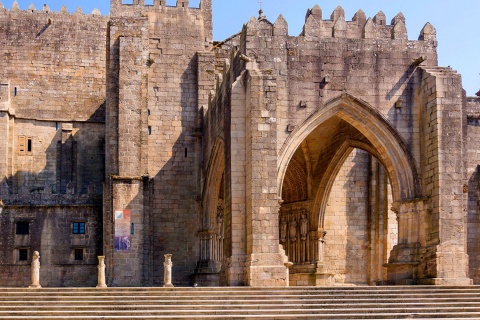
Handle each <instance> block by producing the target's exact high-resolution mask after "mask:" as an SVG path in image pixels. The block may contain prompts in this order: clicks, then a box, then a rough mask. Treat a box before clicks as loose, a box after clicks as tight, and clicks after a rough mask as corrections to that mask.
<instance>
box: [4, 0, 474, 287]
mask: <svg viewBox="0 0 480 320" xmlns="http://www.w3.org/2000/svg"><path fill="white" fill-rule="evenodd" d="M110 4H111V10H110V16H108V17H107V16H101V15H100V14H99V12H98V10H95V11H94V12H93V13H92V14H90V15H85V14H83V13H82V12H81V10H77V11H76V12H75V13H73V14H69V13H68V12H67V11H66V9H65V8H62V10H61V11H60V12H50V10H49V8H48V6H47V5H45V6H43V8H42V9H41V10H36V9H35V8H34V7H33V6H30V7H29V9H28V10H20V8H19V7H18V4H17V3H14V5H13V6H12V8H11V9H5V8H4V7H3V5H1V4H0V56H1V57H2V58H1V59H0V70H1V71H0V137H1V139H0V200H1V201H3V203H4V208H3V210H2V213H1V215H0V232H1V233H2V235H4V236H3V237H2V238H1V239H0V251H1V252H0V253H1V255H0V286H2V285H13V286H27V285H28V284H29V283H27V282H28V281H29V280H28V279H29V276H28V274H29V263H30V262H31V259H32V254H33V252H34V251H39V252H41V254H42V269H41V270H40V275H41V282H42V283H41V284H42V286H44V287H48V286H79V285H82V286H92V287H93V286H95V285H96V284H97V280H98V279H97V270H98V261H97V257H98V256H101V257H105V278H106V279H105V280H106V281H105V282H106V283H105V285H108V286H162V285H170V279H168V281H166V280H165V279H164V278H163V275H164V272H165V271H168V270H165V268H164V266H170V263H168V264H165V265H164V260H163V256H164V255H166V254H173V255H172V264H173V270H172V275H173V278H172V279H171V280H172V281H171V282H172V283H171V284H172V285H175V286H186V285H191V284H193V282H195V283H198V284H199V285H215V286H218V285H249V286H288V285H289V284H291V285H320V284H331V283H334V284H342V285H344V284H357V285H358V284H385V283H387V282H390V283H393V284H456V285H457V284H470V283H471V282H472V280H473V281H474V282H475V283H476V282H478V281H480V279H479V278H478V270H479V268H480V267H479V266H480V261H479V258H478V257H479V249H478V248H479V246H478V238H479V233H478V232H477V229H478V228H476V225H477V224H478V222H479V215H478V185H479V183H478V181H479V179H478V164H479V163H478V161H480V158H479V156H478V154H479V151H478V150H479V148H478V146H477V144H478V143H477V140H478V139H477V135H478V132H477V129H476V127H477V125H478V121H479V120H478V119H479V118H480V117H479V115H478V114H479V112H478V108H479V103H478V99H474V98H466V97H465V96H464V93H463V91H462V86H461V77H460V75H458V74H457V73H456V72H455V71H453V70H451V69H450V68H441V67H439V66H438V62H437V53H436V47H437V39H436V30H435V28H434V27H433V26H432V25H430V24H429V23H427V24H425V27H424V28H423V29H422V30H421V31H420V34H419V38H418V40H408V38H407V31H406V30H407V27H406V24H405V17H404V16H403V15H402V14H401V13H399V14H398V15H396V16H395V17H393V19H392V20H391V23H390V24H388V23H387V17H386V16H385V14H384V13H383V12H381V11H380V12H379V13H378V14H377V15H375V16H374V17H373V18H367V17H366V15H365V14H364V13H363V12H362V11H361V10H360V11H358V12H357V13H356V14H355V15H354V16H353V18H352V19H351V21H348V20H347V19H346V18H345V12H344V10H343V9H342V8H341V7H337V8H336V9H335V10H334V12H333V13H332V14H331V16H330V19H324V18H323V12H322V9H321V8H320V7H319V6H314V7H313V8H311V9H308V11H307V15H306V22H305V26H304V29H303V31H302V33H301V34H300V35H299V36H289V35H288V23H287V21H286V20H285V19H284V18H283V17H282V16H280V17H278V19H276V21H275V22H273V23H272V22H271V21H270V20H269V19H268V18H267V17H266V16H264V15H263V14H262V13H261V14H260V16H259V17H258V18H252V19H250V20H249V21H248V22H247V23H246V24H245V25H244V26H243V28H242V30H239V33H237V34H235V35H233V36H232V37H230V38H228V39H226V40H225V41H222V42H216V43H215V44H214V43H213V39H212V0H202V1H201V2H200V5H199V7H197V8H192V7H190V6H189V1H187V0H178V1H177V2H176V5H175V6H169V5H166V3H165V1H161V0H154V1H153V2H151V4H146V3H145V1H143V0H134V1H132V2H131V3H130V4H125V3H124V1H122V0H111V2H110ZM287 266H288V267H289V269H287ZM16 275H18V276H16ZM12 279H13V280H12ZM332 281H333V282H332ZM165 282H168V283H165ZM101 285H102V286H103V283H101Z"/></svg>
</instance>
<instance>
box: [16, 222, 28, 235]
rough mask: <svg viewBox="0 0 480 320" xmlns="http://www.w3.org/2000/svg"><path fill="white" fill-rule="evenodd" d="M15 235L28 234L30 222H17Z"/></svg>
mask: <svg viewBox="0 0 480 320" xmlns="http://www.w3.org/2000/svg"><path fill="white" fill-rule="evenodd" d="M16 234H30V222H28V221H18V222H17V228H16Z"/></svg>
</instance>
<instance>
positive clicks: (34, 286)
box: [29, 251, 42, 289]
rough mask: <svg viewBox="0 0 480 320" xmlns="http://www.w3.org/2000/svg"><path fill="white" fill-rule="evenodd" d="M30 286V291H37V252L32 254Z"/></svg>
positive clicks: (38, 263)
mask: <svg viewBox="0 0 480 320" xmlns="http://www.w3.org/2000/svg"><path fill="white" fill-rule="evenodd" d="M31 278H32V279H31V280H32V284H31V285H30V286H29V288H30V289H39V288H41V287H42V286H41V285H40V253H39V252H38V251H34V252H33V259H32V269H31Z"/></svg>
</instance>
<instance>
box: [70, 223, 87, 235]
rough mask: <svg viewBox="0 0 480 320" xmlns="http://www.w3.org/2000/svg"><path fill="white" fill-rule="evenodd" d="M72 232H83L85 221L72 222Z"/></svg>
mask: <svg viewBox="0 0 480 320" xmlns="http://www.w3.org/2000/svg"><path fill="white" fill-rule="evenodd" d="M72 233H73V234H85V222H74V223H72Z"/></svg>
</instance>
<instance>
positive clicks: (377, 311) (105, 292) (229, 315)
mask: <svg viewBox="0 0 480 320" xmlns="http://www.w3.org/2000/svg"><path fill="white" fill-rule="evenodd" d="M389 289H391V290H389ZM127 318H128V319H409V318H412V319H413V318H415V319H440V318H444V319H446V318H451V319H453V318H454V319H480V287H400V289H399V287H356V288H169V289H166V288H108V289H94V288H44V289H35V290H28V289H24V288H22V289H18V288H12V289H6V290H3V289H1V288H0V320H1V319H52V320H53V319H127Z"/></svg>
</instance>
